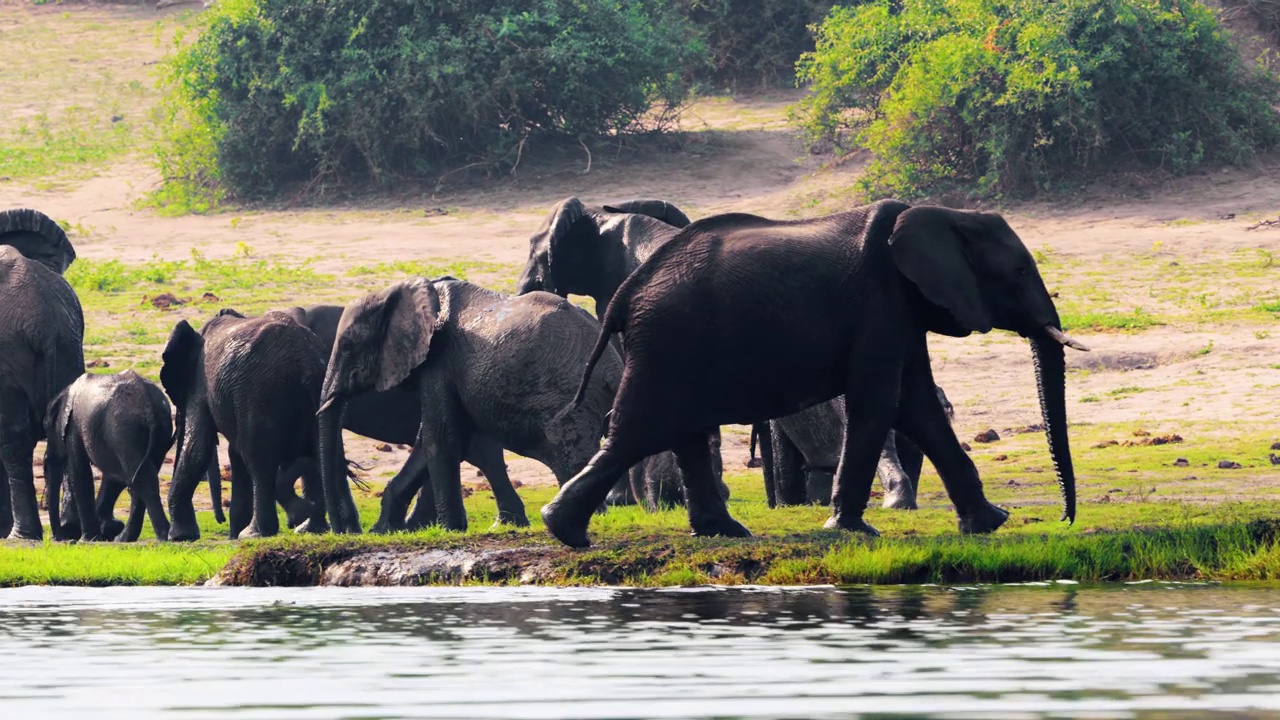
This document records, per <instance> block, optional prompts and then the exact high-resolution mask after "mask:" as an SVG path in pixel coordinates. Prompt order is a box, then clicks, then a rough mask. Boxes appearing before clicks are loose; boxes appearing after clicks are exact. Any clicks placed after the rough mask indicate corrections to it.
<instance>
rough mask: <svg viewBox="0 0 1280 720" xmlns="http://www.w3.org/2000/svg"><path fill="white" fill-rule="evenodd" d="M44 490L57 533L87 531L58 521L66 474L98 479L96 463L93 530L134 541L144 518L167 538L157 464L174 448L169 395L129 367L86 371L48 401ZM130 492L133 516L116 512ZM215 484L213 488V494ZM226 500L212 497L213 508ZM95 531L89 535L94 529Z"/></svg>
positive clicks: (65, 535) (73, 536)
mask: <svg viewBox="0 0 1280 720" xmlns="http://www.w3.org/2000/svg"><path fill="white" fill-rule="evenodd" d="M45 423H46V430H47V435H48V450H47V451H46V454H45V465H44V470H45V487H46V488H47V493H48V501H49V525H50V527H51V528H52V529H53V533H54V537H55V538H56V539H60V540H71V539H76V538H78V537H80V536H81V535H82V534H83V525H82V523H81V522H75V523H71V522H68V523H67V524H66V525H63V524H62V523H61V520H60V518H59V512H58V510H59V498H60V491H61V486H62V482H63V480H64V478H66V477H68V476H69V477H71V478H72V479H73V480H72V485H74V484H75V483H76V482H88V483H90V484H92V483H93V468H94V467H96V468H98V470H99V471H100V472H101V473H102V487H101V488H100V490H99V491H98V502H97V505H96V507H95V515H96V518H97V525H96V526H95V530H96V531H100V532H101V533H102V534H103V536H105V537H106V538H108V539H111V538H114V539H116V540H119V541H121V542H133V541H135V540H137V539H138V536H139V534H141V532H142V520H143V515H144V514H145V515H149V516H150V517H151V528H152V529H153V530H155V533H156V537H157V538H158V539H160V540H167V539H168V538H169V519H168V518H167V517H165V514H164V505H163V503H162V502H161V500H160V466H161V465H163V464H164V458H165V455H167V454H168V453H169V448H170V447H172V446H173V439H174V435H173V420H172V418H171V417H170V415H169V399H168V398H166V397H165V394H164V392H163V391H162V390H160V388H159V387H157V386H156V385H155V383H152V382H150V381H148V380H146V379H144V378H143V377H141V376H140V375H138V374H137V373H135V372H134V371H132V370H125V371H123V372H120V373H116V374H115V375H92V374H86V375H81V376H80V378H79V379H78V380H76V381H75V382H73V383H71V384H70V385H68V386H67V387H66V388H64V389H63V390H62V392H60V393H58V395H57V397H55V398H54V399H53V402H51V403H49V414H48V417H47V419H46V421H45ZM126 487H127V488H128V489H129V520H128V522H127V523H121V522H120V521H119V520H117V519H115V517H113V510H114V508H115V502H116V499H117V498H119V497H120V493H121V492H123V491H124V489H125V488H126ZM214 488H216V484H215V485H214V486H211V492H214ZM220 504H221V499H220V498H219V497H218V495H217V494H215V495H214V507H217V506H218V505H220ZM90 534H92V533H90Z"/></svg>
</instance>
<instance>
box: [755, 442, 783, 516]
mask: <svg viewBox="0 0 1280 720" xmlns="http://www.w3.org/2000/svg"><path fill="white" fill-rule="evenodd" d="M769 425H770V424H769V423H767V422H765V423H755V424H754V425H752V426H751V433H752V434H753V435H755V436H756V438H757V440H758V441H759V443H760V471H761V474H763V475H764V499H765V502H766V503H767V504H768V505H769V507H777V506H778V490H777V478H775V477H774V476H773V437H772V433H770V431H769Z"/></svg>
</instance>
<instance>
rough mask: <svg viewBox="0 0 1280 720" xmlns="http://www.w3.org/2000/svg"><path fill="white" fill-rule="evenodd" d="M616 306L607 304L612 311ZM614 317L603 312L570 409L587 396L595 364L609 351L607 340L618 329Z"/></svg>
mask: <svg viewBox="0 0 1280 720" xmlns="http://www.w3.org/2000/svg"><path fill="white" fill-rule="evenodd" d="M615 299H616V298H615ZM617 305H618V303H617V302H612V303H609V309H610V310H614V309H615V308H616V307H617ZM615 317H617V312H609V311H606V312H605V316H604V320H603V321H601V323H600V335H599V336H598V337H597V338H596V346H595V347H593V348H591V357H590V358H588V359H587V368H586V370H584V371H583V373H582V383H581V384H580V385H578V392H577V393H575V394H574V396H573V402H572V403H570V405H569V407H571V408H576V407H578V406H579V405H581V404H582V399H583V398H584V397H586V395H587V386H588V385H590V384H591V373H592V371H594V370H595V369H596V363H598V362H600V358H601V356H603V355H604V353H605V351H606V350H608V349H609V339H610V338H612V337H613V335H614V333H616V332H618V330H619V329H620V328H618V327H617V322H616V321H615V320H614V318H615Z"/></svg>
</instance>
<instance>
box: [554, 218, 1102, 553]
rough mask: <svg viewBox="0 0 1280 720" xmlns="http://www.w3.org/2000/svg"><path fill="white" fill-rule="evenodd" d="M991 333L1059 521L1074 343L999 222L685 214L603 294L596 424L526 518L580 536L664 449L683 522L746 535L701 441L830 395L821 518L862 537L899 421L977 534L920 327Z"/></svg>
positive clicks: (1069, 483)
mask: <svg viewBox="0 0 1280 720" xmlns="http://www.w3.org/2000/svg"><path fill="white" fill-rule="evenodd" d="M762 288H767V290H768V291H767V292H763V291H762ZM997 328H999V329H1002V330H1008V331H1011V332H1016V333H1018V334H1020V335H1022V336H1023V337H1026V338H1027V339H1028V340H1029V341H1030V344H1031V349H1032V362H1033V364H1034V366H1035V371H1036V390H1037V392H1038V394H1039V396H1040V406H1041V414H1042V416H1043V418H1044V426H1045V433H1046V436H1047V439H1048V444H1049V451H1050V454H1051V456H1052V458H1053V462H1054V465H1055V469H1056V470H1057V474H1058V482H1059V486H1060V489H1061V490H1062V498H1063V517H1064V519H1068V520H1070V519H1074V517H1075V501H1076V497H1075V475H1074V470H1073V468H1072V461H1071V454H1070V444H1069V440H1068V429H1067V422H1066V399H1065V378H1066V369H1065V355H1064V350H1063V347H1064V346H1072V347H1077V348H1082V346H1081V345H1080V344H1079V343H1077V342H1076V341H1074V340H1072V339H1071V338H1069V337H1068V336H1066V335H1065V334H1064V333H1063V332H1062V327H1061V321H1060V319H1059V317H1058V313H1057V309H1056V308H1055V306H1054V303H1053V300H1052V298H1051V297H1050V295H1049V292H1048V290H1046V289H1045V286H1044V282H1043V281H1042V280H1041V278H1040V274H1039V271H1038V269H1037V268H1036V264H1035V259H1034V258H1033V257H1032V255H1031V253H1030V251H1028V250H1027V247H1026V245H1025V244H1024V243H1023V242H1022V240H1021V238H1019V237H1018V236H1017V233H1015V232H1014V231H1013V229H1012V228H1010V227H1009V225H1008V223H1006V222H1005V220H1004V218H1002V217H1000V216H999V215H996V214H992V213H981V212H967V211H957V210H952V209H949V208H941V207H929V206H916V207H912V206H910V205H907V204H905V203H901V202H898V201H896V200H883V201H880V202H877V203H873V204H871V205H868V206H864V207H860V208H856V209H854V210H851V211H849V212H844V213H838V214H835V215H830V216H827V217H823V218H814V219H810V220H801V221H774V220H769V219H767V218H762V217H758V216H753V215H747V214H743V213H731V214H726V215H718V216H715V217H711V218H704V219H702V220H699V221H698V222H695V223H693V224H691V225H689V226H688V227H687V228H685V229H684V230H683V231H682V232H681V233H680V234H679V235H678V236H677V237H676V238H675V239H673V240H671V241H670V242H668V243H666V244H665V245H663V246H662V247H661V248H660V249H659V250H658V251H657V252H655V253H654V254H653V255H652V256H651V257H650V258H649V259H648V260H647V261H646V262H645V263H644V264H642V265H641V266H640V267H639V268H637V270H636V271H635V272H633V273H632V274H631V275H630V276H628V277H627V279H626V280H625V281H624V282H623V284H622V285H621V286H620V287H619V288H618V291H617V292H616V293H615V294H614V297H613V300H612V301H610V303H609V308H608V310H607V311H606V313H605V317H604V318H602V319H601V330H600V337H599V338H598V339H597V340H596V345H595V347H594V348H593V349H592V356H591V361H590V362H588V365H587V368H586V371H585V373H584V381H586V380H589V379H590V378H591V374H592V364H593V363H594V360H595V358H596V357H597V355H598V354H599V353H601V352H603V350H604V349H606V348H608V347H609V344H610V341H611V339H612V336H613V335H614V334H619V333H621V334H623V336H624V340H625V344H626V359H625V367H624V369H623V376H622V382H621V385H620V387H619V390H618V394H617V397H616V398H615V399H614V403H613V409H612V412H611V413H610V415H609V430H608V433H607V435H606V437H605V441H604V443H603V445H602V447H601V450H600V452H599V453H597V454H596V455H595V456H594V457H592V459H591V462H590V464H588V466H587V467H586V468H585V469H584V470H583V471H582V472H581V473H579V474H578V475H576V476H574V477H573V478H572V479H571V480H569V482H567V483H565V484H564V485H563V486H561V488H560V491H559V493H557V495H556V497H555V498H554V499H552V501H551V502H550V503H548V504H547V505H546V506H544V507H543V508H542V513H541V514H542V518H543V521H544V522H545V523H546V526H547V529H548V531H549V532H551V534H552V535H554V536H555V537H556V538H557V539H559V540H560V541H561V542H562V543H564V544H566V545H569V546H571V547H585V546H587V545H589V544H590V538H589V537H588V534H587V527H588V525H589V524H590V521H591V516H592V514H593V513H594V510H595V508H596V507H597V506H598V505H599V503H600V502H601V501H602V500H603V499H604V497H605V496H606V495H607V494H608V492H609V490H610V489H611V488H612V487H613V484H614V483H615V482H616V480H617V478H618V477H620V476H621V475H622V474H623V473H625V472H626V471H627V470H628V469H629V468H630V467H631V466H632V465H634V464H635V463H636V462H638V461H640V460H641V459H643V458H645V457H647V456H649V455H652V454H654V453H657V452H661V451H663V450H674V451H675V453H676V458H677V460H678V461H679V464H680V469H681V474H682V476H683V478H684V481H685V496H686V499H687V501H688V510H689V513H688V514H689V524H690V526H691V527H692V529H693V532H694V533H695V534H697V535H725V536H733V537H745V536H748V535H750V532H749V531H748V530H747V529H746V528H745V527H743V526H742V524H741V523H739V522H738V521H737V520H735V519H734V518H733V517H732V516H731V515H730V514H729V512H728V508H727V507H726V505H725V502H724V501H723V499H721V498H720V497H719V493H718V492H716V489H715V482H714V474H713V472H712V468H711V462H710V453H709V452H708V445H707V439H706V436H707V434H708V433H709V432H710V431H711V429H712V428H713V427H717V426H722V425H725V424H743V425H749V424H754V423H759V422H762V421H765V420H768V419H772V418H778V417H784V416H786V415H791V414H793V413H796V412H799V411H800V410H803V409H805V408H808V407H810V406H813V405H815V404H817V403H820V402H824V401H826V400H830V399H832V398H835V397H839V396H840V395H844V396H845V402H844V412H845V427H846V428H847V430H846V432H845V433H844V439H843V443H842V448H841V453H840V462H839V468H838V469H837V471H836V481H835V487H834V489H833V492H832V501H831V508H832V516H831V518H830V519H829V520H828V521H827V524H826V525H827V527H828V528H831V529H837V528H838V529H843V530H849V531H854V532H862V533H866V534H869V535H875V534H876V531H875V528H873V527H871V526H870V525H869V524H868V523H867V522H866V520H865V518H864V512H865V510H866V506H867V502H868V500H869V498H870V494H871V484H872V481H873V479H874V477H875V468H876V465H877V462H878V460H879V456H880V453H881V451H882V450H883V449H884V444H885V441H886V439H887V437H888V433H889V431H890V430H898V431H900V432H902V433H903V434H905V435H906V436H907V437H909V438H911V440H912V441H913V442H914V443H916V445H918V446H919V447H920V448H921V450H923V451H924V453H925V454H926V455H927V456H928V457H929V459H930V461H931V462H932V463H933V465H934V467H936V468H937V469H938V474H939V475H940V476H941V478H942V482H943V485H944V487H945V488H946V490H947V493H948V495H949V496H950V498H951V501H952V504H953V505H954V507H955V510H956V516H957V521H958V526H959V529H960V531H961V532H962V533H988V532H993V531H994V530H996V529H997V528H999V527H1000V526H1001V525H1002V524H1004V522H1005V521H1006V520H1007V519H1008V516H1009V514H1008V512H1007V511H1006V510H1004V509H1002V508H999V507H996V506H995V505H992V504H991V503H990V502H989V501H988V500H987V499H986V497H985V494H984V492H983V489H982V482H981V479H980V478H979V476H978V471H977V468H976V467H975V466H974V465H973V461H972V459H970V458H969V456H968V455H967V454H966V453H965V452H964V450H963V449H962V448H961V447H960V442H959V440H958V439H957V438H956V436H955V431H954V430H953V429H952V427H951V424H950V422H949V421H948V420H947V417H946V413H945V411H944V410H943V408H942V406H941V404H940V403H939V402H938V398H937V395H936V393H935V392H934V391H933V388H934V386H935V383H934V381H933V373H932V369H931V368H930V364H929V349H928V341H927V336H928V333H930V332H934V333H940V334H944V335H950V336H953V337H965V336H968V335H970V334H972V333H975V332H977V333H986V332H990V331H991V330H993V329H997Z"/></svg>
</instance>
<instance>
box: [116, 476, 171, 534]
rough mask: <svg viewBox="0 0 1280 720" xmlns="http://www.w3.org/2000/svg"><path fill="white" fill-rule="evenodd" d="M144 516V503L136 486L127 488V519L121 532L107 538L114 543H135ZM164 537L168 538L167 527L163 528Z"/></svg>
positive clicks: (145, 510) (140, 532) (145, 511)
mask: <svg viewBox="0 0 1280 720" xmlns="http://www.w3.org/2000/svg"><path fill="white" fill-rule="evenodd" d="M146 514H147V509H146V503H144V502H143V501H142V493H141V492H139V491H138V488H137V486H134V487H131V488H129V519H128V520H127V521H126V522H125V524H124V529H123V530H121V531H120V532H118V533H116V534H115V535H108V536H107V537H108V538H110V539H113V540H115V541H116V542H136V541H137V539H138V537H139V536H141V535H142V521H143V519H145V517H146ZM166 525H167V523H166ZM164 536H165V537H166V538H167V537H169V528H168V527H165V534H164Z"/></svg>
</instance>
